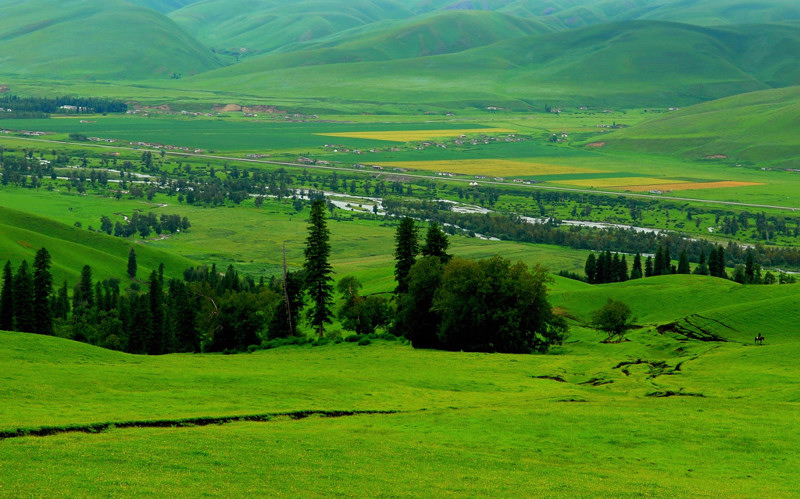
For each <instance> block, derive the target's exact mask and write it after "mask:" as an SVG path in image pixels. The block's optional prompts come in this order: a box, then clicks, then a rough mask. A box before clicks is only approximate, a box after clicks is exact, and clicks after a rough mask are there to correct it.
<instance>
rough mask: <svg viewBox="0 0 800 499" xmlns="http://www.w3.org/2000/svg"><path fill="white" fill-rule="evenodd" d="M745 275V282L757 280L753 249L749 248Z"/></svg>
mask: <svg viewBox="0 0 800 499" xmlns="http://www.w3.org/2000/svg"><path fill="white" fill-rule="evenodd" d="M744 277H745V280H744V282H745V283H747V284H752V283H754V282H755V280H756V269H755V262H754V258H753V250H752V249H748V250H747V259H746V262H745V264H744Z"/></svg>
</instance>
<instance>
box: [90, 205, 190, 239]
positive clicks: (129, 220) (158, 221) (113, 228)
mask: <svg viewBox="0 0 800 499" xmlns="http://www.w3.org/2000/svg"><path fill="white" fill-rule="evenodd" d="M124 218H125V220H126V221H125V222H124V223H123V222H120V221H116V222H112V221H111V218H110V217H108V216H107V215H102V216H101V217H100V231H101V232H105V233H106V234H108V235H112V234H113V235H114V236H116V237H132V236H134V235H136V234H137V233H138V234H139V235H140V236H141V237H142V238H145V237H147V236H149V235H150V234H151V233H153V232H155V233H156V234H159V235H161V234H163V233H169V234H175V233H177V232H186V231H187V230H189V228H190V227H191V226H192V224H191V223H189V219H188V218H187V217H181V216H180V215H175V214H173V215H168V214H166V213H162V214H161V215H160V216H158V217H157V216H156V214H155V213H153V212H148V213H146V214H143V213H140V212H139V211H134V212H133V214H132V215H131V216H130V217H127V216H125V217H124Z"/></svg>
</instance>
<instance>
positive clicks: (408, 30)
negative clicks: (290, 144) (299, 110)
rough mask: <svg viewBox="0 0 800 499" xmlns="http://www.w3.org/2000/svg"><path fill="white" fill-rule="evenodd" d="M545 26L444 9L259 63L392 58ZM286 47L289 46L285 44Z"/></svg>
mask: <svg viewBox="0 0 800 499" xmlns="http://www.w3.org/2000/svg"><path fill="white" fill-rule="evenodd" d="M548 31H550V29H549V28H547V27H546V26H544V25H542V24H540V23H537V22H535V21H527V20H523V19H520V18H517V17H513V16H508V15H505V14H499V13H496V12H467V11H449V12H443V13H436V14H433V15H431V16H423V17H420V18H415V19H414V20H412V21H398V22H391V23H375V24H371V25H369V26H367V27H365V28H360V29H358V28H356V29H353V30H348V31H346V32H343V33H340V34H339V35H337V36H333V37H328V38H325V39H322V40H320V41H319V42H313V43H307V44H304V45H303V47H302V50H296V51H288V52H281V53H277V54H274V55H266V56H263V57H261V58H259V59H258V61H259V65H260V66H265V67H272V68H276V69H278V68H279V69H286V68H291V67H298V66H314V65H325V64H339V63H355V62H375V61H391V60H397V59H413V58H417V57H427V56H433V55H440V54H449V53H456V52H462V51H465V50H469V49H473V48H477V47H482V46H486V45H491V44H493V43H496V42H498V41H501V40H506V39H509V38H517V37H522V36H529V35H533V34H540V33H544V32H548ZM290 48H291V47H290Z"/></svg>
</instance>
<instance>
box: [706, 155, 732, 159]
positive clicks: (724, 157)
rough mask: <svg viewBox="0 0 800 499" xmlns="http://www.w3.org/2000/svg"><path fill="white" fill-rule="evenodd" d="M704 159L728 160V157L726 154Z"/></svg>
mask: <svg viewBox="0 0 800 499" xmlns="http://www.w3.org/2000/svg"><path fill="white" fill-rule="evenodd" d="M703 159H728V156H727V155H725V154H711V155H709V156H703Z"/></svg>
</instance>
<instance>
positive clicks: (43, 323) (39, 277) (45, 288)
mask: <svg viewBox="0 0 800 499" xmlns="http://www.w3.org/2000/svg"><path fill="white" fill-rule="evenodd" d="M52 293H53V276H52V274H50V253H49V252H48V251H47V249H46V248H41V249H40V250H39V251H37V252H36V257H34V259H33V314H34V332H36V333H39V334H53V308H52V306H51V304H50V295H51V294H52Z"/></svg>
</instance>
